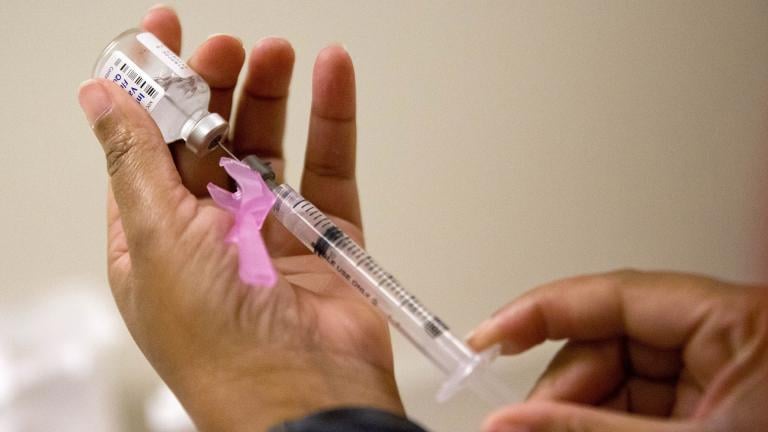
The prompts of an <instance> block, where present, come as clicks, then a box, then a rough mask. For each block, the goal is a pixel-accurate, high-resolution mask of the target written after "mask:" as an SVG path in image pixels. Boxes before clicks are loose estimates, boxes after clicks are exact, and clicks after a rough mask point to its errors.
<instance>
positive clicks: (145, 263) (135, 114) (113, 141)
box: [79, 8, 402, 431]
mask: <svg viewBox="0 0 768 432" xmlns="http://www.w3.org/2000/svg"><path fill="white" fill-rule="evenodd" d="M142 25H143V27H144V28H145V30H147V31H151V32H153V33H155V34H156V35H157V36H158V37H159V38H160V39H161V40H162V41H163V42H164V43H165V44H167V45H168V46H169V47H170V48H172V49H174V50H176V51H177V52H178V50H179V48H180V41H181V27H180V24H179V21H178V18H177V16H176V14H175V13H174V12H173V11H172V10H170V9H168V8H154V9H152V10H150V12H149V13H148V14H147V16H146V17H145V18H144V20H143V23H142ZM244 57H245V54H244V50H243V47H242V44H241V42H240V41H238V40H237V39H235V38H232V37H229V36H221V35H220V36H215V37H212V38H210V39H208V40H207V41H205V42H204V43H203V44H202V45H201V46H200V47H199V48H198V49H197V51H196V52H195V53H194V55H193V56H192V57H191V58H190V60H189V64H190V66H191V67H192V68H194V69H195V70H196V71H197V72H198V73H199V74H200V75H202V77H203V78H204V79H205V80H206V81H207V82H208V83H209V84H210V85H211V87H212V100H211V103H210V110H211V111H213V112H218V113H219V114H221V115H222V116H224V117H225V118H227V117H229V115H230V111H231V110H230V108H231V103H232V95H233V89H234V87H235V84H236V82H237V76H238V73H239V71H240V68H241V67H242V65H243V62H244ZM293 61H294V54H293V50H292V48H291V46H290V45H289V44H288V42H286V41H284V40H281V39H276V38H269V39H264V40H262V41H260V42H259V43H258V44H257V45H256V46H255V47H254V48H253V50H252V52H251V55H250V59H249V62H248V75H247V78H246V79H245V83H244V85H243V93H242V95H241V98H240V103H239V105H238V107H237V109H236V112H235V115H234V118H233V119H232V123H233V124H234V130H233V131H232V133H231V138H230V139H231V143H230V145H231V147H232V148H233V149H234V151H235V152H236V153H237V154H238V155H240V156H243V155H246V154H256V155H258V156H260V157H262V158H265V159H267V160H270V161H271V162H272V163H273V167H274V168H275V170H276V173H277V175H278V178H280V177H282V174H283V166H284V164H283V159H282V158H283V151H282V135H283V128H284V124H285V110H286V97H287V94H288V85H289V82H290V78H291V72H292V68H293ZM79 99H80V103H81V105H82V107H83V110H84V112H85V114H86V117H87V118H88V120H89V122H90V123H91V125H92V128H93V131H94V133H95V134H96V136H97V137H98V139H99V141H100V142H101V144H102V146H103V148H104V152H105V154H106V159H107V169H108V171H109V175H110V185H111V189H110V196H109V198H108V201H109V203H108V237H109V244H108V266H109V279H110V285H111V287H112V291H113V294H114V297H115V300H116V302H117V305H118V308H119V310H120V312H121V314H122V316H123V318H124V320H125V322H126V324H127V326H128V329H129V330H130V332H131V334H132V336H133V338H134V339H135V341H136V343H137V344H138V345H139V347H140V348H141V350H142V351H143V352H144V354H145V355H146V357H147V358H148V359H149V361H150V363H151V364H152V366H153V367H154V368H155V369H156V370H157V372H158V373H159V374H160V376H161V377H162V378H163V380H165V382H166V383H167V384H168V385H169V386H170V388H171V389H172V390H173V391H174V392H175V393H176V395H177V396H178V398H179V400H180V401H181V402H182V404H183V405H184V407H185V408H186V409H187V411H188V412H189V414H190V415H191V417H192V418H193V420H194V421H195V422H196V424H197V426H198V427H199V428H200V429H201V430H217V431H220V430H227V431H237V430H248V431H253V430H264V429H266V428H267V427H269V426H270V425H273V424H275V423H278V422H280V421H283V420H286V419H289V418H294V417H298V416H302V415H305V414H308V413H309V412H311V411H314V410H319V409H323V408H329V407H334V406H341V405H367V406H373V407H378V408H381V409H385V410H389V411H391V412H394V413H401V412H402V405H401V403H400V400H399V396H398V392H397V388H396V385H395V381H394V374H393V363H392V352H391V347H390V339H389V333H388V329H387V323H386V320H385V319H384V318H383V317H382V315H381V314H379V313H378V312H377V311H376V310H375V309H374V308H373V307H372V306H371V305H369V304H368V303H367V302H366V301H365V300H364V299H363V297H362V296H360V294H359V293H358V292H357V291H356V290H354V289H352V288H350V287H348V286H346V285H345V284H344V283H343V282H342V280H341V279H340V278H338V277H337V276H336V275H335V274H334V273H332V272H331V271H329V270H328V269H327V268H326V266H325V264H324V263H322V262H321V261H320V260H319V258H317V257H315V256H313V255H311V254H309V252H308V251H307V250H306V249H305V248H304V247H303V246H302V245H301V244H299V243H298V242H297V241H295V240H294V239H293V238H292V237H291V235H290V234H289V233H288V232H287V231H285V230H284V229H283V228H282V227H281V226H280V225H279V224H277V223H276V222H275V221H268V223H267V224H266V225H265V227H264V231H263V235H264V238H265V242H266V244H267V247H268V249H269V251H270V254H271V255H272V257H273V263H274V265H275V268H276V269H277V270H278V272H279V273H280V277H279V282H278V284H277V286H276V287H274V288H272V289H267V288H262V287H256V286H248V285H246V284H244V283H242V282H241V281H240V280H239V278H238V271H237V249H236V248H235V246H233V245H231V244H227V243H225V241H224V238H225V236H226V234H227V232H228V230H229V228H230V227H231V226H232V224H233V220H232V218H231V217H230V215H229V214H228V213H227V212H225V211H223V210H221V209H219V208H217V207H216V206H215V205H213V204H212V202H211V200H210V199H209V198H205V195H206V192H205V185H206V184H207V183H208V182H209V181H216V182H218V183H219V184H226V176H225V174H224V172H223V170H221V169H220V168H219V167H218V166H217V161H218V158H219V157H220V156H221V153H218V154H214V155H211V156H210V157H207V158H204V159H202V160H199V159H197V158H196V157H195V156H193V155H192V154H191V153H190V152H188V151H187V150H186V148H185V147H184V146H183V143H176V144H174V145H172V146H171V147H170V149H169V146H168V145H166V144H165V143H164V142H163V139H162V137H161V134H160V132H159V130H158V128H157V127H156V125H155V123H154V122H153V120H152V119H151V118H150V116H149V115H148V114H147V113H146V112H145V111H144V110H143V109H142V108H141V107H140V106H139V105H138V104H136V103H135V102H134V101H133V100H131V98H130V97H128V95H126V94H125V93H124V92H123V91H122V90H120V89H119V88H118V87H117V86H115V85H112V84H111V83H109V82H107V81H103V80H97V81H93V80H91V81H88V82H87V83H85V84H84V85H83V86H82V87H81V89H80V94H79ZM174 162H175V164H174ZM301 189H302V194H303V195H304V196H305V197H306V198H307V199H309V200H311V201H312V202H314V203H315V204H316V205H317V206H318V207H319V208H321V209H322V210H323V211H324V212H326V213H327V214H329V215H332V219H334V221H335V222H336V223H337V224H338V225H339V226H340V227H341V228H342V229H343V230H345V231H346V232H347V233H348V234H349V235H350V236H351V237H353V238H354V239H356V240H357V241H359V242H362V240H363V239H362V228H361V218H360V209H359V204H358V202H359V201H358V195H357V186H356V182H355V87H354V71H353V67H352V62H351V60H350V58H349V56H348V54H347V53H346V51H345V50H344V49H342V48H341V47H338V46H331V47H328V48H326V49H324V50H323V51H322V52H321V53H320V54H319V56H318V58H317V61H316V63H315V69H314V77H313V99H312V112H311V118H310V123H309V137H308V143H307V151H306V163H305V166H304V172H303V178H302V182H301Z"/></svg>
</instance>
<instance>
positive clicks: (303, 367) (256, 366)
mask: <svg viewBox="0 0 768 432" xmlns="http://www.w3.org/2000/svg"><path fill="white" fill-rule="evenodd" d="M260 357H262V358H259V359H251V360H249V361H247V362H244V363H247V364H244V365H242V367H237V366H235V367H233V366H232V365H230V367H227V368H222V367H216V368H209V370H208V371H206V370H204V369H203V368H196V369H198V370H197V371H195V372H188V373H186V374H185V375H186V376H184V377H181V376H179V377H178V378H179V379H177V381H179V382H177V383H176V385H174V383H171V382H169V385H170V386H171V388H172V389H174V391H175V392H176V393H177V396H178V397H179V400H180V401H181V402H182V404H183V405H184V407H185V408H186V410H187V411H188V413H189V414H190V416H191V417H192V419H193V420H194V421H195V424H196V425H197V427H198V428H199V430H200V431H202V432H204V431H209V430H228V431H240V430H247V431H262V430H266V429H268V428H269V427H270V426H273V425H275V424H278V423H281V422H284V421H287V420H291V419H296V418H300V417H304V416H306V415H308V414H311V413H313V412H317V411H321V410H327V409H332V408H339V407H350V406H356V407H360V406H365V407H373V408H378V409H381V410H384V411H388V412H391V413H393V414H397V415H403V414H404V413H403V407H402V403H401V402H400V398H399V394H398V391H397V385H396V383H395V380H394V375H393V373H392V371H391V370H387V369H383V368H380V367H377V366H374V365H372V364H369V363H366V362H362V361H360V360H357V359H354V358H349V357H344V356H334V355H329V354H315V353H313V354H311V355H310V354H308V353H299V354H295V353H289V354H288V355H285V354H284V355H280V356H276V355H272V356H270V357H268V358H265V357H266V356H260Z"/></svg>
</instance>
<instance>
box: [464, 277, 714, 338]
mask: <svg viewBox="0 0 768 432" xmlns="http://www.w3.org/2000/svg"><path fill="white" fill-rule="evenodd" d="M716 285H717V283H716V282H715V281H714V280H712V279H707V278H703V277H695V276H687V275H680V274H673V273H641V272H636V271H620V272H614V273H608V274H601V275H592V276H581V277H576V278H570V279H565V280H561V281H557V282H553V283H550V284H547V285H544V286H542V287H539V288H537V289H534V290H533V291H530V292H529V293H527V294H525V295H523V296H522V297H520V298H519V299H517V300H515V301H513V302H512V303H510V304H509V305H507V306H505V307H504V308H502V309H501V310H499V311H498V312H497V313H496V314H495V315H494V316H493V317H492V318H490V319H489V320H488V321H486V322H485V323H483V324H481V325H480V326H479V327H478V328H477V329H476V330H475V332H474V334H473V335H472V336H471V337H470V339H469V341H468V342H469V344H470V345H471V346H472V347H473V348H475V349H476V350H482V349H485V348H487V347H489V346H491V345H493V344H496V343H499V342H501V343H502V344H503V346H504V347H505V351H506V352H509V353H518V352H522V351H525V350H527V349H528V348H530V347H532V346H534V345H537V344H539V343H541V342H543V341H545V340H548V339H549V340H557V339H566V338H567V339H573V340H580V341H590V340H602V339H608V338H612V337H619V336H627V337H629V338H632V339H634V340H637V341H639V342H642V343H644V344H646V345H649V346H652V347H656V348H660V349H675V348H678V347H681V346H683V345H684V344H685V342H686V341H687V340H688V338H689V337H690V336H691V335H692V334H693V333H694V331H695V330H696V329H697V328H698V327H700V325H701V323H702V322H703V321H704V319H705V318H706V317H707V315H708V313H709V312H710V311H711V310H712V309H713V308H714V306H715V302H716V299H717V297H718V295H717V292H719V291H717V290H715V286H716Z"/></svg>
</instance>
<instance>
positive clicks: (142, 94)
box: [100, 51, 165, 112]
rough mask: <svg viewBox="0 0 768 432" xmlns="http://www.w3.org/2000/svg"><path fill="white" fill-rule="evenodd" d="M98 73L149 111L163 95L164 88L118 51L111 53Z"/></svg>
mask: <svg viewBox="0 0 768 432" xmlns="http://www.w3.org/2000/svg"><path fill="white" fill-rule="evenodd" d="M100 75H101V76H102V77H104V78H106V79H108V80H110V81H112V82H114V83H115V84H117V85H118V86H120V88H122V89H123V90H125V91H126V92H127V93H128V94H129V95H130V96H131V97H132V98H133V99H134V100H135V101H136V102H138V103H140V104H141V106H143V107H144V108H146V110H147V111H150V112H151V111H152V110H153V109H155V107H156V106H157V103H158V102H159V101H160V100H161V99H162V98H163V96H165V89H164V88H162V87H160V86H159V85H157V82H155V81H154V80H153V79H152V77H150V76H149V75H147V74H146V73H145V72H144V71H143V70H141V68H139V67H138V66H136V64H135V63H133V62H132V61H131V59H130V58H128V56H126V55H125V54H123V53H122V52H120V51H115V52H113V53H112V57H111V58H110V59H109V61H108V62H107V63H105V64H104V68H103V69H102V70H101V74H100Z"/></svg>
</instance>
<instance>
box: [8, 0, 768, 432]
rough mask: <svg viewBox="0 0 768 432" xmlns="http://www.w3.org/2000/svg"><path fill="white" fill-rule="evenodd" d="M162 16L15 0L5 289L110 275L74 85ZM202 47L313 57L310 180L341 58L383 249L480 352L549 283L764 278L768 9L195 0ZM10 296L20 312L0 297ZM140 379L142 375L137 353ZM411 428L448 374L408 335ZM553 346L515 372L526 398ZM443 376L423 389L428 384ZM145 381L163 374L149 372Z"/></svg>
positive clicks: (291, 148) (369, 205) (93, 156)
mask: <svg viewBox="0 0 768 432" xmlns="http://www.w3.org/2000/svg"><path fill="white" fill-rule="evenodd" d="M149 5H150V3H149V2H143V1H135V2H107V1H84V0H77V1H66V2H59V1H49V2H40V1H37V2H36V1H15V2H14V1H8V0H3V1H2V2H0V37H2V40H3V43H2V44H0V58H1V59H2V72H0V95H1V97H2V101H3V104H2V108H0V126H2V130H3V132H4V137H3V141H4V142H5V146H4V151H3V154H2V156H0V179H1V180H2V181H1V182H0V198H2V202H3V204H2V205H3V207H2V208H3V210H2V212H0V242H1V244H2V248H0V290H1V291H0V293H2V294H1V295H2V297H1V298H3V299H7V298H12V297H16V298H18V297H25V296H27V295H29V294H30V293H33V292H44V291H45V290H48V289H54V288H55V287H56V284H57V281H59V280H61V279H63V278H72V277H82V278H90V279H96V280H101V281H103V280H104V265H103V263H104V258H103V244H104V242H105V236H104V233H103V231H104V216H103V208H104V203H103V201H104V198H103V197H104V193H105V187H104V184H105V173H104V163H103V160H102V155H101V150H100V148H99V146H98V144H97V143H96V141H95V140H94V139H93V138H92V136H91V135H90V132H89V131H88V128H87V126H86V124H85V122H84V121H83V119H82V115H81V113H80V111H79V109H78V108H77V104H76V101H75V91H76V88H77V85H78V83H79V82H80V81H82V80H83V79H85V78H87V77H88V74H89V71H90V68H91V66H92V64H93V62H94V60H95V56H96V55H97V54H98V52H99V50H100V49H101V48H102V46H103V45H104V44H105V43H106V42H107V41H109V39H110V38H111V37H112V36H113V35H115V34H117V33H119V32H120V31H121V30H123V29H124V28H127V27H130V26H134V25H136V23H137V21H138V19H139V17H140V16H141V14H142V12H143V10H144V9H145V8H146V7H147V6H149ZM175 6H176V7H177V9H178V10H179V12H180V15H181V17H182V19H183V23H184V25H185V34H184V43H185V48H184V54H185V56H186V55H189V53H190V52H191V48H192V47H194V46H195V45H196V44H198V43H199V42H201V41H202V40H203V39H204V38H205V37H206V36H207V35H208V34H210V33H216V32H231V33H234V34H236V35H238V36H240V37H242V38H243V39H244V40H245V41H246V42H247V44H248V45H252V44H253V43H254V42H255V41H256V40H257V39H259V38H260V37H262V36H265V35H280V36H284V37H287V38H288V39H290V40H291V41H292V42H293V43H294V46H295V48H296V53H297V63H296V68H295V74H294V77H295V84H294V86H293V87H292V97H291V100H290V104H289V120H288V130H287V136H286V146H287V154H288V157H289V158H290V159H289V181H291V182H293V183H294V184H297V183H298V174H299V167H300V166H301V160H302V151H303V143H304V139H305V131H306V117H307V113H308V109H309V84H310V72H311V64H312V61H313V58H314V54H315V53H316V52H317V51H318V50H319V49H320V48H321V47H322V46H323V45H324V44H326V43H329V42H334V41H340V42H343V43H345V44H346V46H347V47H348V49H349V51H350V52H351V54H352V57H353V59H354V61H355V63H356V68H357V72H358V84H359V91H358V95H359V112H360V114H359V119H360V125H359V142H360V151H359V178H360V186H361V190H362V193H363V198H362V200H363V208H364V215H365V223H366V228H367V233H368V243H369V245H370V249H371V251H372V252H373V253H374V254H375V255H376V256H377V257H378V258H379V260H380V261H381V262H383V263H384V264H385V265H387V266H388V267H389V268H390V269H391V271H392V272H393V273H395V274H397V275H398V276H399V278H400V279H401V280H402V281H403V282H404V283H405V284H406V286H408V287H409V288H410V290H412V291H413V292H414V293H415V294H417V295H418V296H419V297H420V298H421V299H422V300H423V301H424V303H426V304H427V305H429V306H430V307H431V308H433V309H434V310H435V311H436V312H438V313H439V314H440V315H441V316H442V317H443V318H444V320H445V321H446V322H448V323H449V324H451V325H452V326H453V327H454V328H455V330H456V331H457V332H458V333H459V334H464V333H465V332H466V331H468V330H469V329H470V328H471V327H472V326H473V325H474V324H475V323H477V322H479V321H480V320H482V319H483V318H484V317H486V316H487V315H488V314H489V313H490V312H491V311H492V310H493V309H495V308H496V307H498V306H499V305H501V304H502V303H504V302H505V301H507V300H508V299H510V298H512V297H514V296H516V295H518V294H520V293H521V292H523V291H524V290H526V289H527V288H529V287H532V286H533V285H535V284H537V283H541V282H544V281H546V280H549V279H552V278H557V277H561V276H565V275H569V274H573V273H580V272H592V271H601V270H607V269H612V268H615V267H623V266H632V267H639V268H668V269H675V270H683V271H695V272H703V273H708V274H712V275H716V276H719V277H723V278H729V279H736V280H745V281H759V280H765V279H766V277H765V273H764V272H763V271H762V270H761V267H760V266H759V265H758V261H757V257H758V255H759V253H761V249H760V248H759V246H760V245H759V243H758V241H757V240H756V233H757V232H758V229H759V228H760V227H759V225H760V222H761V213H760V209H761V199H762V198H763V197H764V196H765V194H764V192H765V191H766V190H768V189H766V188H765V187H764V185H763V184H764V182H765V180H766V178H765V175H764V174H763V173H764V172H765V167H766V163H768V160H767V158H766V156H768V152H767V151H766V149H765V142H766V125H768V116H767V115H766V114H768V113H767V112H766V101H768V99H767V98H766V96H768V48H767V46H768V45H766V43H767V41H768V25H766V23H768V3H766V2H758V1H755V2H747V1H735V2H731V1H721V2H712V1H706V2H699V1H695V2H693V1H692V2H667V1H648V2H619V1H615V2H607V1H588V2H538V1H529V2H514V1H486V2H470V1H465V2H411V1H392V2H373V1H366V2H342V1H323V2H320V1H317V2H315V1H302V2H270V3H267V2H255V1H244V0H239V1H230V2H228V1H208V2H205V1H179V2H176V3H175ZM0 301H5V300H0ZM125 343H126V346H127V347H128V348H126V350H127V351H129V352H131V353H132V354H131V355H132V356H133V357H132V358H134V360H135V362H136V366H135V367H136V369H135V370H134V371H133V372H130V373H137V374H142V375H143V376H146V377H149V375H148V373H149V372H148V371H147V369H146V368H145V367H143V366H142V363H141V361H140V358H139V356H138V354H137V353H136V352H135V350H134V349H133V348H132V347H131V345H130V342H128V341H127V339H126V341H125ZM397 343H398V349H397V353H398V375H399V377H400V378H401V385H402V388H403V393H404V398H405V401H406V402H407V404H408V407H409V409H410V412H411V413H412V414H413V415H414V416H415V417H416V418H418V419H420V420H422V421H423V422H424V423H425V424H426V425H429V426H431V427H433V428H434V429H435V430H439V431H466V430H472V429H473V427H474V425H476V424H477V422H478V419H479V418H480V415H481V413H482V410H483V408H482V407H481V406H480V405H478V404H476V403H473V402H472V401H471V399H469V398H467V399H466V400H458V401H455V402H453V403H452V404H451V405H450V406H449V408H450V409H447V408H440V407H437V406H436V405H435V404H434V403H433V402H432V396H433V393H434V390H435V388H436V385H437V382H438V377H437V376H436V375H434V374H431V373H430V372H431V371H430V369H429V366H428V365H427V364H426V362H425V361H423V360H422V359H420V358H419V357H418V356H417V354H416V353H415V351H414V350H413V349H411V348H410V347H408V346H406V345H405V344H404V343H403V342H402V340H400V339H398V340H397ZM552 349H553V346H548V347H545V348H544V349H542V350H539V351H536V352H534V353H532V354H529V355H525V356H523V357H522V358H520V359H515V360H510V361H508V362H506V370H507V371H508V372H507V373H508V379H509V382H510V383H511V384H512V385H513V386H515V389H516V391H517V392H518V393H519V394H521V395H522V394H524V392H525V389H526V388H527V387H528V386H529V385H530V384H531V383H532V382H533V380H534V379H535V373H536V372H537V371H538V370H540V369H541V368H542V367H543V365H544V364H545V362H546V360H547V358H548V356H549V355H550V353H551V352H552ZM423 371H427V372H423ZM147 379H151V378H147Z"/></svg>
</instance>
